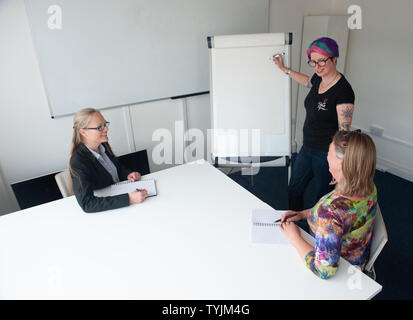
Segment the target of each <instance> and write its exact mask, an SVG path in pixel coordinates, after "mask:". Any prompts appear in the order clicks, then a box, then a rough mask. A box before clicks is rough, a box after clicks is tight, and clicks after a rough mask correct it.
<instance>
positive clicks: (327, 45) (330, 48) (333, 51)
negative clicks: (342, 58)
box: [307, 37, 338, 61]
mask: <svg viewBox="0 0 413 320" xmlns="http://www.w3.org/2000/svg"><path fill="white" fill-rule="evenodd" d="M311 52H318V53H319V54H322V55H323V56H326V57H337V58H338V45H337V42H335V41H334V40H333V39H331V38H327V37H323V38H319V39H317V40H314V41H313V42H311V44H310V45H309V46H308V49H307V60H308V61H310V60H311V57H310V54H311Z"/></svg>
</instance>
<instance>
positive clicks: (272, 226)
mask: <svg viewBox="0 0 413 320" xmlns="http://www.w3.org/2000/svg"><path fill="white" fill-rule="evenodd" d="M285 212H286V211H279V210H273V209H254V210H252V215H251V241H252V243H270V244H288V243H289V242H288V240H287V239H286V238H285V237H284V235H283V234H282V232H281V230H280V225H279V223H275V222H274V221H275V220H278V219H280V218H281V216H282V215H283V214H284V213H285Z"/></svg>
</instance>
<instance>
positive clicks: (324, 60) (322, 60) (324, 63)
mask: <svg viewBox="0 0 413 320" xmlns="http://www.w3.org/2000/svg"><path fill="white" fill-rule="evenodd" d="M328 59H332V57H328V58H327V59H321V60H318V61H314V60H310V61H308V64H309V65H310V67H312V68H314V67H315V66H316V65H318V66H319V67H324V66H325V65H326V63H327V61H328Z"/></svg>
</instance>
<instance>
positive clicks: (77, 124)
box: [69, 108, 147, 212]
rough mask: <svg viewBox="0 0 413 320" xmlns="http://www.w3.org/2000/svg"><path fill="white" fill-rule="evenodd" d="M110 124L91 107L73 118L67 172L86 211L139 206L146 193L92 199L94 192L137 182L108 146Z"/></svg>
mask: <svg viewBox="0 0 413 320" xmlns="http://www.w3.org/2000/svg"><path fill="white" fill-rule="evenodd" d="M108 130H109V122H107V121H106V120H105V118H104V117H103V116H102V114H101V113H100V112H99V111H98V110H96V109H92V108H86V109H82V110H80V111H78V112H77V113H76V114H75V116H74V118H73V136H72V146H71V149H70V161H69V172H70V179H71V183H72V187H73V192H74V194H75V196H76V199H77V201H78V203H79V205H80V206H81V207H82V209H83V210H84V211H85V212H99V211H104V210H110V209H116V208H121V207H126V206H129V205H130V204H136V203H141V202H142V201H143V200H144V199H145V198H146V196H147V192H146V190H141V191H133V192H131V193H129V194H121V195H117V196H110V197H95V196H94V195H93V191H94V190H98V189H102V188H105V187H107V186H109V185H111V184H114V183H117V182H119V181H122V180H130V181H136V180H140V178H141V175H140V174H139V172H131V170H128V169H127V168H125V167H124V166H123V165H122V164H121V163H120V162H119V161H118V159H117V158H116V157H115V155H114V154H113V151H112V149H111V147H110V145H109V143H108V141H109V139H108Z"/></svg>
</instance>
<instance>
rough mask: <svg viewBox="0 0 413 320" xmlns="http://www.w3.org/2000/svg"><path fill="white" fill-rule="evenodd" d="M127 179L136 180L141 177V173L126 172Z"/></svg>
mask: <svg viewBox="0 0 413 320" xmlns="http://www.w3.org/2000/svg"><path fill="white" fill-rule="evenodd" d="M127 179H128V180H129V181H138V180H140V179H141V174H140V173H139V172H131V173H129V174H128V177H127Z"/></svg>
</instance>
